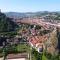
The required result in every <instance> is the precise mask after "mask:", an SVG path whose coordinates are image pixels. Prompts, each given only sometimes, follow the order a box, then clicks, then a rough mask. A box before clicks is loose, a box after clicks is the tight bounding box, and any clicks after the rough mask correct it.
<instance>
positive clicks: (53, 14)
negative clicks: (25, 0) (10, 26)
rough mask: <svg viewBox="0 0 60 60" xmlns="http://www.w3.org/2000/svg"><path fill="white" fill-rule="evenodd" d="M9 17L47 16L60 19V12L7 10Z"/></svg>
mask: <svg viewBox="0 0 60 60" xmlns="http://www.w3.org/2000/svg"><path fill="white" fill-rule="evenodd" d="M5 14H6V16H7V17H13V18H22V17H45V18H50V19H56V20H60V12H59V11H57V12H49V11H38V12H26V13H20V12H5Z"/></svg>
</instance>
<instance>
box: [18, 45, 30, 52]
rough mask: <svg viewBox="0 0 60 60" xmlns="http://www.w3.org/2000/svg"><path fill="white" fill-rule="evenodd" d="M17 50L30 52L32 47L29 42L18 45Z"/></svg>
mask: <svg viewBox="0 0 60 60" xmlns="http://www.w3.org/2000/svg"><path fill="white" fill-rule="evenodd" d="M17 50H18V51H19V52H29V51H30V47H29V46H28V44H19V45H18V46H17Z"/></svg>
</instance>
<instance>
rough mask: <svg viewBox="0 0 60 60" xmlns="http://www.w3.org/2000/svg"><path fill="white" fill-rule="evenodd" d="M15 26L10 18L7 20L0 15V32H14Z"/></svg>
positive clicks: (4, 16)
mask: <svg viewBox="0 0 60 60" xmlns="http://www.w3.org/2000/svg"><path fill="white" fill-rule="evenodd" d="M17 26H18V25H17V24H16V23H14V22H13V21H12V19H11V18H8V17H6V15H5V14H3V13H0V32H10V31H14V30H16V27H17Z"/></svg>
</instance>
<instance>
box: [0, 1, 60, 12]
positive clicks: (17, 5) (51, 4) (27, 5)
mask: <svg viewBox="0 0 60 60" xmlns="http://www.w3.org/2000/svg"><path fill="white" fill-rule="evenodd" d="M0 9H1V10H2V12H10V11H11V12H35V11H60V0H0Z"/></svg>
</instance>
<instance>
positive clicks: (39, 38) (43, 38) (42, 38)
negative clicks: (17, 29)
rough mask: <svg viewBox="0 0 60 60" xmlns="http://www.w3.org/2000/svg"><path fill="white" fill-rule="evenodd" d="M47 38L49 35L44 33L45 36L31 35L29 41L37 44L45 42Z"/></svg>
mask: <svg viewBox="0 0 60 60" xmlns="http://www.w3.org/2000/svg"><path fill="white" fill-rule="evenodd" d="M47 39H48V37H47V36H46V35H44V36H34V37H31V38H30V39H29V42H31V43H32V44H33V45H34V46H35V45H36V44H37V43H43V42H44V41H46V40H47Z"/></svg>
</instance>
